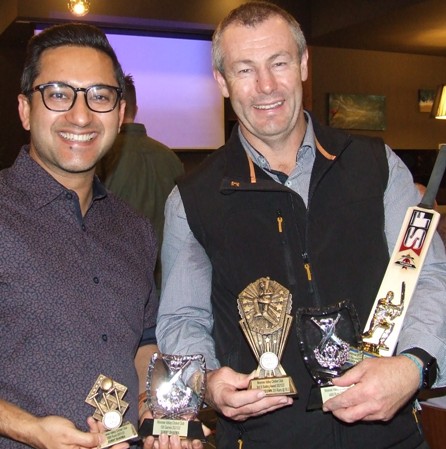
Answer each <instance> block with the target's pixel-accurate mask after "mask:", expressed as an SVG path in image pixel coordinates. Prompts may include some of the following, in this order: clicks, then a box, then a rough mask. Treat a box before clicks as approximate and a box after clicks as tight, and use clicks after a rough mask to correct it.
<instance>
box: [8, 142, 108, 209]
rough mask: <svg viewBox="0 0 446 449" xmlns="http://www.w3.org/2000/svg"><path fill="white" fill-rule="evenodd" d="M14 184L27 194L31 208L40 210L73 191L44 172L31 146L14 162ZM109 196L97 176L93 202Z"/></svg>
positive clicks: (27, 146)
mask: <svg viewBox="0 0 446 449" xmlns="http://www.w3.org/2000/svg"><path fill="white" fill-rule="evenodd" d="M12 176H14V182H15V184H16V185H17V187H18V188H19V189H20V190H22V191H23V192H26V195H27V196H28V197H29V199H30V201H31V207H34V208H35V210H37V209H40V208H42V207H44V206H46V205H47V204H49V203H51V202H52V201H54V200H55V199H56V198H58V197H59V196H60V195H66V194H68V193H71V194H73V195H76V193H75V192H74V191H71V190H69V189H67V188H66V187H64V186H63V185H62V184H60V183H59V182H57V181H56V180H55V179H54V178H53V177H52V176H51V175H50V174H49V173H48V172H47V171H46V170H44V169H43V168H42V167H41V166H40V165H39V164H38V163H37V162H36V161H35V160H34V159H32V158H31V156H30V155H29V145H25V146H23V147H22V149H21V151H20V152H19V155H18V156H17V159H16V161H15V162H14V171H13V174H12ZM106 196H107V191H106V189H105V187H104V186H103V185H102V183H101V182H100V181H99V178H98V177H97V176H95V178H94V180H93V201H96V200H100V199H102V198H105V197H106Z"/></svg>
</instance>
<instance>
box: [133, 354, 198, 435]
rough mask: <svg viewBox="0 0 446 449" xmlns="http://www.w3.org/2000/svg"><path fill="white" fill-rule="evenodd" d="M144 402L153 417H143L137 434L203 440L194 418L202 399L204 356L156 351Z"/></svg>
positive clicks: (151, 362) (150, 365)
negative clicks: (145, 401)
mask: <svg viewBox="0 0 446 449" xmlns="http://www.w3.org/2000/svg"><path fill="white" fill-rule="evenodd" d="M146 385H147V403H148V407H149V409H150V411H151V412H152V416H153V419H145V420H144V422H143V423H142V425H141V427H140V429H139V435H140V436H141V437H145V436H147V435H153V436H159V435H160V434H162V433H165V434H167V435H178V436H179V437H180V438H188V439H191V440H192V439H199V440H201V441H206V438H205V436H204V433H203V429H202V426H201V423H200V422H199V421H194V420H195V418H196V417H197V415H198V412H199V410H200V407H201V405H202V403H203V400H204V395H205V390H206V364H205V360H204V357H203V355H201V354H195V355H184V356H182V355H167V354H159V353H155V354H154V355H153V356H152V359H151V361H150V364H149V369H148V372H147V383H146Z"/></svg>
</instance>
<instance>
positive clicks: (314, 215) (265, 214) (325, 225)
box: [178, 122, 416, 449]
mask: <svg viewBox="0 0 446 449" xmlns="http://www.w3.org/2000/svg"><path fill="white" fill-rule="evenodd" d="M313 123H314V126H315V134H316V136H317V139H318V140H319V142H320V143H321V145H322V147H323V148H325V150H326V151H327V152H328V153H330V154H331V155H334V156H336V158H335V159H334V160H331V159H329V158H327V157H325V156H324V155H323V154H322V153H320V152H319V151H318V152H317V155H316V160H315V163H314V167H313V170H312V176H311V182H310V194H309V202H308V208H306V207H305V204H304V202H303V200H302V198H301V197H300V196H299V195H298V194H296V193H295V192H294V191H292V190H291V189H289V188H287V187H285V186H284V185H281V184H279V183H277V182H274V181H273V180H272V179H271V178H270V177H269V176H268V175H267V174H266V173H264V172H263V170H261V169H260V168H259V167H257V166H255V165H254V169H255V176H254V178H255V182H253V176H252V174H250V167H249V163H248V157H247V155H246V152H245V151H244V149H243V147H242V145H241V142H240V140H239V138H238V135H237V132H236V130H235V131H234V132H233V134H232V136H231V138H230V140H229V141H228V143H227V144H226V145H225V146H223V147H222V148H221V149H219V150H217V151H216V152H215V153H213V154H212V155H211V156H209V157H208V158H207V160H206V161H205V162H204V163H203V164H202V165H201V166H200V167H199V168H198V169H197V170H196V171H194V172H193V173H191V174H190V175H187V176H186V177H185V178H184V179H182V180H180V181H179V182H178V186H179V189H180V193H181V197H182V200H183V202H184V206H185V210H186V215H187V219H188V223H189V226H190V228H191V230H192V232H193V233H194V235H195V237H196V238H197V240H198V241H199V242H200V243H201V245H202V246H203V247H204V249H205V250H206V253H207V255H208V257H209V259H210V260H211V263H212V267H213V270H212V308H213V314H214V323H215V324H214V331H213V336H214V339H215V342H216V352H217V356H218V358H219V360H220V362H221V364H222V365H226V366H230V367H231V368H233V369H235V370H236V371H239V372H244V373H249V372H251V371H252V370H254V369H255V368H256V367H257V361H256V359H255V357H254V356H253V354H252V351H251V349H250V347H249V345H248V344H247V341H246V339H245V337H244V335H243V333H242V331H241V329H240V326H239V320H240V315H239V312H238V309H237V297H238V295H239V294H240V292H241V291H242V290H243V289H244V288H245V287H247V286H248V285H249V284H250V283H252V282H254V281H256V280H257V279H259V278H261V277H266V276H269V277H270V278H271V279H272V280H275V281H277V282H279V283H280V284H282V285H283V286H284V287H286V288H287V289H288V290H290V292H291V294H292V302H293V312H292V315H293V316H294V314H295V312H296V309H297V308H299V307H315V306H316V307H319V306H327V305H331V304H336V303H337V302H339V301H341V300H345V299H348V300H350V301H351V302H352V303H353V304H354V305H355V307H356V310H357V312H358V316H359V319H360V327H361V329H362V328H363V327H364V325H365V322H366V320H367V318H368V315H369V313H370V309H371V307H372V304H373V301H374V299H375V295H376V292H377V291H378V287H379V284H380V282H381V279H382V277H383V274H384V271H385V268H386V266H387V262H388V260H389V255H388V248H387V243H386V239H385V235H384V207H383V196H384V191H385V189H386V185H387V179H388V164H387V158H386V154H385V149H384V145H383V143H382V141H381V140H379V139H371V138H364V137H355V136H348V135H347V134H344V133H343V132H340V131H337V130H333V129H329V128H326V127H321V126H318V125H317V124H316V123H315V122H313ZM308 264H309V266H310V267H311V273H312V276H311V281H309V279H308V270H307V269H306V267H308ZM282 366H283V368H284V369H285V371H286V372H287V374H288V375H291V376H292V377H293V379H294V383H295V384H296V387H297V389H298V392H299V399H297V400H295V401H294V405H293V406H292V407H289V408H287V409H282V410H280V411H277V412H274V413H272V414H269V415H268V416H263V417H259V418H255V419H250V420H248V421H246V422H245V423H242V424H237V423H233V422H230V421H229V420H225V419H222V420H221V422H220V425H221V426H222V429H224V430H223V431H220V433H217V438H218V441H219V442H220V445H219V447H222V448H223V447H224V448H225V447H228V448H230V447H231V448H233V447H236V446H234V444H235V443H234V441H235V440H236V439H237V438H238V437H239V436H240V435H241V436H242V438H243V440H244V446H243V447H244V449H249V448H250V447H252V448H256V449H258V448H263V447H265V448H267V447H268V448H271V447H280V448H281V449H284V448H296V447H299V448H304V449H306V448H322V447H323V448H327V447H329V448H335V447H339V448H342V449H347V448H352V449H357V448H358V447H359V445H361V449H366V448H369V447H370V449H372V448H373V449H377V448H381V447H382V448H384V447H398V448H406V447H407V448H412V447H416V446H411V445H408V446H404V445H403V446H392V444H395V442H397V441H400V442H401V441H402V440H404V439H405V438H407V437H408V435H410V434H411V433H414V432H416V426H415V424H414V422H413V420H412V419H411V418H409V419H408V420H407V422H410V425H409V424H407V422H406V424H403V426H404V427H405V429H404V430H402V429H401V430H398V431H395V429H394V428H393V425H391V424H389V423H388V424H376V425H375V426H370V425H367V424H357V425H354V426H347V425H344V424H341V423H339V422H338V421H336V420H334V419H333V418H332V415H331V414H323V413H322V412H319V411H316V412H306V411H305V406H306V401H307V396H308V393H309V390H310V387H311V384H312V379H311V377H310V375H309V373H308V371H307V370H306V368H305V366H304V364H303V361H302V357H301V355H300V353H299V348H298V341H297V336H296V330H295V327H294V324H293V327H292V330H291V332H290V335H289V338H288V342H287V345H286V349H285V352H284V355H283V358H282ZM383 381H385V380H383ZM406 418H407V415H404V418H403V417H402V416H399V417H398V418H395V419H394V420H393V422H395V425H397V422H398V421H400V420H401V419H404V420H406ZM399 425H401V423H400V424H399ZM321 426H322V427H321ZM365 429H369V430H365ZM383 429H388V430H383ZM368 432H371V433H369V434H368ZM365 435H368V436H365ZM350 439H351V442H350ZM377 441H383V444H381V445H379V443H377ZM384 443H385V444H384ZM367 444H369V446H367ZM412 444H413V442H412Z"/></svg>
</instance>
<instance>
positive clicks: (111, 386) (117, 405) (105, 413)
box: [85, 374, 138, 448]
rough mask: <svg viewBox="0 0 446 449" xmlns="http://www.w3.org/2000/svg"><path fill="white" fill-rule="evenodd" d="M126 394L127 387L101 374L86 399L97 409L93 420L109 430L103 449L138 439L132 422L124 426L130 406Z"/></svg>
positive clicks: (106, 433)
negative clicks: (125, 416) (123, 420)
mask: <svg viewBox="0 0 446 449" xmlns="http://www.w3.org/2000/svg"><path fill="white" fill-rule="evenodd" d="M126 392H127V387H125V386H124V385H122V384H120V383H118V382H116V381H114V380H113V379H111V378H110V377H107V376H104V375H103V374H100V375H99V376H98V378H97V379H96V382H95V383H94V385H93V388H92V389H91V390H90V393H88V396H87V398H86V399H85V402H86V403H87V404H90V405H91V406H93V407H94V408H95V412H94V414H93V418H95V419H96V420H97V421H102V423H103V424H104V427H105V428H106V429H107V431H106V432H105V437H106V440H105V441H104V442H103V443H102V444H101V446H100V447H101V448H106V447H109V446H112V445H113V444H118V443H121V442H123V441H127V440H131V439H134V438H138V433H137V432H136V430H135V428H134V426H133V425H132V424H131V423H130V422H126V423H125V424H124V425H122V417H123V416H124V413H125V412H126V411H127V408H128V406H129V404H128V403H127V402H125V401H124V400H123V397H124V395H125V393H126Z"/></svg>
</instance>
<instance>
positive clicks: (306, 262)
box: [302, 253, 314, 293]
mask: <svg viewBox="0 0 446 449" xmlns="http://www.w3.org/2000/svg"><path fill="white" fill-rule="evenodd" d="M302 258H303V260H304V268H305V271H306V273H307V280H308V289H309V291H310V293H313V291H314V290H313V274H312V272H311V265H310V260H309V259H308V254H307V253H303V254H302Z"/></svg>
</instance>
